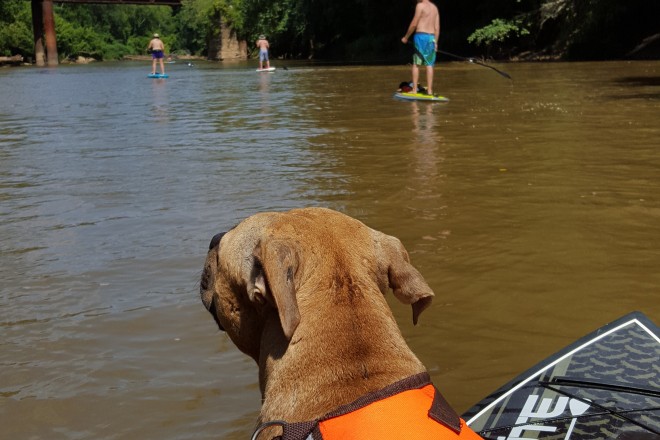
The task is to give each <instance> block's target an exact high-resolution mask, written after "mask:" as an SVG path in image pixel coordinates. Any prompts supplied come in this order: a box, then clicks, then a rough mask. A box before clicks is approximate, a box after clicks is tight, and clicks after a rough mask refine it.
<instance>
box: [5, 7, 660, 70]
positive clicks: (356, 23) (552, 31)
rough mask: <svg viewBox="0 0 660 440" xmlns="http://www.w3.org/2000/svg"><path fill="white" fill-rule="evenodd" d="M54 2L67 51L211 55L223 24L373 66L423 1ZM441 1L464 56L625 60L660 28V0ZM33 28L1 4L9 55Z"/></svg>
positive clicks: (444, 34) (277, 46) (62, 49)
mask: <svg viewBox="0 0 660 440" xmlns="http://www.w3.org/2000/svg"><path fill="white" fill-rule="evenodd" d="M54 3H55V14H56V17H55V23H56V31H57V40H58V49H59V53H60V55H61V56H76V55H87V56H89V55H93V56H95V57H97V58H101V59H115V58H120V57H121V56H123V55H126V54H145V49H146V46H147V44H148V42H149V40H150V39H151V35H152V34H153V33H154V32H158V33H159V34H160V35H161V38H162V39H163V42H164V43H165V46H166V51H167V52H168V53H194V54H198V55H204V54H206V53H207V51H208V47H209V44H210V42H212V41H213V40H214V39H215V38H217V37H218V32H219V23H220V22H223V23H225V24H228V25H229V26H231V27H232V29H233V31H234V32H236V35H237V36H238V37H239V38H240V39H245V40H247V42H248V48H249V49H250V50H252V51H254V50H255V48H254V42H255V40H256V38H257V36H258V35H259V34H262V33H263V34H265V35H266V36H267V37H268V40H269V41H270V43H271V52H272V55H273V56H284V57H318V58H324V57H325V58H336V59H339V58H341V59H352V60H370V59H385V58H387V57H388V55H390V54H393V55H395V56H397V55H401V56H400V57H399V59H398V61H401V60H402V59H404V57H403V55H404V52H406V49H408V48H407V47H405V46H403V45H402V44H401V42H400V38H401V36H402V35H403V33H404V32H405V30H406V28H407V26H408V24H409V23H410V20H411V18H412V15H413V12H414V6H415V2H414V1H413V0H408V1H406V2H401V0H350V1H349V0H183V3H182V6H181V7H176V8H172V7H168V6H143V5H126V4H112V5H109V4H103V5H96V4H73V3H57V1H55V2H54ZM436 3H438V6H439V7H440V13H441V37H440V45H441V47H442V48H444V49H447V50H452V51H455V52H457V53H462V52H463V51H465V50H469V49H470V48H469V45H470V44H472V45H476V46H479V47H482V48H484V49H485V50H486V51H491V50H492V49H495V50H496V51H497V55H500V56H506V55H508V54H511V53H516V51H521V50H525V51H528V53H545V54H558V55H560V56H564V57H566V58H572V59H585V58H591V59H603V58H608V57H610V58H611V57H613V56H625V54H626V53H627V52H628V51H630V50H631V49H632V48H634V47H635V46H637V45H638V44H639V43H640V42H641V41H642V40H643V39H645V38H647V37H649V36H651V35H654V34H656V33H657V32H658V31H657V17H658V16H659V14H660V2H659V1H644V0H638V1H628V2H624V1H621V0H490V1H488V2H485V1H482V0H461V1H458V0H449V1H444V2H436ZM494 17H497V18H494ZM523 20H524V21H523ZM488 23H489V24H488ZM484 25H485V26H484ZM475 28H476V30H475ZM32 32H33V31H32V14H31V2H30V1H28V0H0V55H16V54H20V55H23V56H25V57H30V56H31V55H32V54H33V51H34V47H33V45H34V42H33V34H32ZM466 35H469V37H468V38H467V40H466V38H465V36H466ZM405 57H408V54H405Z"/></svg>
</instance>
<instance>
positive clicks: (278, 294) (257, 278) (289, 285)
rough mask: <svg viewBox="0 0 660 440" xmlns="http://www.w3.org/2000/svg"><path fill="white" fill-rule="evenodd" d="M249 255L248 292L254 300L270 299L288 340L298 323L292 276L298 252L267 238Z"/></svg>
mask: <svg viewBox="0 0 660 440" xmlns="http://www.w3.org/2000/svg"><path fill="white" fill-rule="evenodd" d="M252 256H253V258H254V264H253V266H252V273H251V275H250V282H249V283H248V295H249V297H250V299H251V300H252V301H253V302H255V303H264V302H269V303H271V304H272V305H274V306H275V307H276V308H277V313H278V315H279V317H280V322H281V324H282V330H283V331H284V335H285V336H286V338H287V339H288V340H291V337H292V336H293V332H294V331H295V330H296V328H297V327H298V324H299V323H300V311H299V310H298V301H297V300H296V287H295V279H294V275H295V273H296V270H297V269H298V258H297V255H296V253H295V252H294V251H293V250H292V249H291V247H290V246H288V245H287V244H285V243H283V242H282V241H279V240H267V241H265V242H260V243H259V244H257V247H256V248H255V249H254V252H253V253H252ZM273 303H274V304H273Z"/></svg>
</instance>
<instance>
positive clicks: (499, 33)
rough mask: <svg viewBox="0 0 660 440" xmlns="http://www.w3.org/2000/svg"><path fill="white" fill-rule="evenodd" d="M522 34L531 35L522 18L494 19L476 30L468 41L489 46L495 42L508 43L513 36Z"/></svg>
mask: <svg viewBox="0 0 660 440" xmlns="http://www.w3.org/2000/svg"><path fill="white" fill-rule="evenodd" d="M522 35H529V30H527V29H526V28H525V27H524V26H523V25H522V23H521V21H520V20H503V19H501V18H496V19H494V20H493V21H492V22H491V24H489V25H488V26H485V27H482V28H481V29H477V30H476V31H474V32H473V33H472V34H471V35H470V36H469V37H468V42H470V43H472V44H476V45H478V46H485V47H487V48H489V47H491V46H493V45H494V44H495V43H506V42H507V41H509V40H511V39H512V38H518V37H520V36H522Z"/></svg>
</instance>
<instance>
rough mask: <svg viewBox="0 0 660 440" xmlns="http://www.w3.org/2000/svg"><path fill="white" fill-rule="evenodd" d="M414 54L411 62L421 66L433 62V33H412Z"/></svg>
mask: <svg viewBox="0 0 660 440" xmlns="http://www.w3.org/2000/svg"><path fill="white" fill-rule="evenodd" d="M413 41H414V42H415V49H416V50H415V54H414V55H413V63H414V64H417V65H422V66H432V65H434V64H435V35H433V34H426V33H422V32H418V33H416V34H415V35H414V37H413Z"/></svg>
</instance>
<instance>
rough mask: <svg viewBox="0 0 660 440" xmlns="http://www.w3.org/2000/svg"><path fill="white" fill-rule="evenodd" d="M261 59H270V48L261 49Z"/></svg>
mask: <svg viewBox="0 0 660 440" xmlns="http://www.w3.org/2000/svg"><path fill="white" fill-rule="evenodd" d="M259 60H260V61H268V50H267V49H260V50H259Z"/></svg>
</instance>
